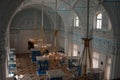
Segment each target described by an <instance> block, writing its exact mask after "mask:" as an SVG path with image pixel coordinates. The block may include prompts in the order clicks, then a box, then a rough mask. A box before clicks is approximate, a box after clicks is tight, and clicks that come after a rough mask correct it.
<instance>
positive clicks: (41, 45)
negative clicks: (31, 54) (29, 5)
mask: <svg viewBox="0 0 120 80" xmlns="http://www.w3.org/2000/svg"><path fill="white" fill-rule="evenodd" d="M43 6H44V1H43V0H42V25H41V27H40V38H37V27H36V12H35V18H34V20H35V21H34V39H29V41H31V42H32V43H33V44H34V48H35V49H40V51H41V52H44V51H45V50H46V49H47V48H48V47H50V46H51V44H48V43H46V42H47V41H46V38H45V32H44V22H43V21H44V20H43V19H44V13H43Z"/></svg>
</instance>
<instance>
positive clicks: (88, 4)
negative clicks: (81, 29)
mask: <svg viewBox="0 0 120 80" xmlns="http://www.w3.org/2000/svg"><path fill="white" fill-rule="evenodd" d="M86 33H87V38H88V37H89V0H87V32H86Z"/></svg>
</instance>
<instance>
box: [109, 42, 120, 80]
mask: <svg viewBox="0 0 120 80" xmlns="http://www.w3.org/2000/svg"><path fill="white" fill-rule="evenodd" d="M117 78H120V41H117V42H116V47H115V49H114V53H113V57H112V63H111V73H110V79H117Z"/></svg>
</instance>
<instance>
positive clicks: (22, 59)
mask: <svg viewBox="0 0 120 80" xmlns="http://www.w3.org/2000/svg"><path fill="white" fill-rule="evenodd" d="M16 64H17V75H18V76H20V75H23V78H22V79H21V80H46V76H38V75H37V74H36V70H37V65H36V63H32V62H31V58H30V54H28V53H24V54H17V55H16ZM51 65H52V64H51ZM51 69H52V68H51ZM59 69H61V70H62V71H64V72H65V73H66V74H67V75H66V78H65V80H74V79H73V78H72V75H71V73H70V72H69V71H68V70H67V69H66V66H61V67H59Z"/></svg>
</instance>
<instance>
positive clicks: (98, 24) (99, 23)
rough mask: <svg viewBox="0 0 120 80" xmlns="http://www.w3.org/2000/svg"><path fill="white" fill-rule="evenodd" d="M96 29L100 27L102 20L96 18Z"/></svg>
mask: <svg viewBox="0 0 120 80" xmlns="http://www.w3.org/2000/svg"><path fill="white" fill-rule="evenodd" d="M96 28H97V29H101V28H102V20H97V27H96Z"/></svg>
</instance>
